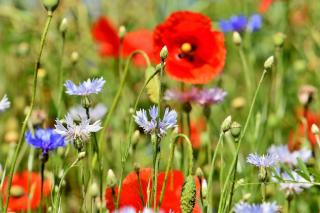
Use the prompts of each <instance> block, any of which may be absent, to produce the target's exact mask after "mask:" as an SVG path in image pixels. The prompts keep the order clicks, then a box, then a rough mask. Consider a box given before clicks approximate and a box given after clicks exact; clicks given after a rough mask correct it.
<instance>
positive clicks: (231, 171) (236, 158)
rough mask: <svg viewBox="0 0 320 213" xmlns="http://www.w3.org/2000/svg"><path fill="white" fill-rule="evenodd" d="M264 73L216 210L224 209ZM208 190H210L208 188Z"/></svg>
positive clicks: (265, 71)
mask: <svg viewBox="0 0 320 213" xmlns="http://www.w3.org/2000/svg"><path fill="white" fill-rule="evenodd" d="M266 73H267V70H265V69H264V70H263V73H262V76H261V78H260V81H259V83H258V87H257V89H256V91H255V94H254V96H253V99H252V102H251V106H250V109H249V112H248V116H247V119H246V122H245V125H244V128H243V132H242V134H241V136H240V139H239V142H238V146H237V150H236V154H235V157H234V159H233V161H232V164H231V166H230V169H229V172H228V175H227V177H226V181H225V184H224V187H223V190H222V194H221V199H220V203H219V209H218V212H223V210H224V209H223V208H224V206H222V204H223V203H224V202H225V196H226V192H227V190H228V186H229V181H230V178H231V176H232V174H233V171H235V170H236V168H237V162H238V155H239V151H240V147H241V144H242V141H243V138H244V136H245V134H246V131H247V128H248V126H249V121H250V120H251V117H252V114H253V109H254V106H255V103H256V99H257V96H258V93H259V90H260V87H261V85H262V82H263V79H264V77H265V75H266ZM209 190H210V188H209Z"/></svg>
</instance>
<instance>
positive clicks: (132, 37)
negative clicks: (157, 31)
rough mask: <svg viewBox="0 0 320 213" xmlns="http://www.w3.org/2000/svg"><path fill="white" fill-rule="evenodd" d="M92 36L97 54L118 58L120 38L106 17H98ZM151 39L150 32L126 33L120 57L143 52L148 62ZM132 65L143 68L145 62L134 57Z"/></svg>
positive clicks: (150, 54) (151, 52)
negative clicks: (95, 43)
mask: <svg viewBox="0 0 320 213" xmlns="http://www.w3.org/2000/svg"><path fill="white" fill-rule="evenodd" d="M92 36H93V38H94V40H95V41H96V42H97V43H98V45H99V52H100V55H101V56H102V57H115V58H117V57H119V55H120V42H121V41H120V37H119V35H118V32H117V29H116V28H115V27H114V26H113V25H112V24H111V22H110V21H109V20H108V19H107V18H106V17H100V18H99V19H98V20H97V21H96V22H95V23H94V24H93V27H92ZM152 39H153V37H152V31H150V30H146V29H139V30H136V31H133V32H127V33H126V34H125V36H124V38H123V47H122V53H121V54H122V55H123V56H124V57H128V56H129V55H130V54H131V53H132V52H133V51H135V50H143V51H145V52H146V53H147V55H148V56H149V58H150V60H152V58H153V40H152ZM133 61H134V63H135V64H136V65H138V66H144V65H145V64H146V62H145V60H144V59H143V57H142V56H141V55H137V56H135V57H134V60H133Z"/></svg>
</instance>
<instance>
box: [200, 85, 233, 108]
mask: <svg viewBox="0 0 320 213" xmlns="http://www.w3.org/2000/svg"><path fill="white" fill-rule="evenodd" d="M226 95H227V92H226V91H224V90H222V89H220V88H210V89H203V90H200V91H199V96H198V99H197V102H198V103H199V104H200V105H212V104H217V103H220V102H222V101H223V100H224V98H225V96H226Z"/></svg>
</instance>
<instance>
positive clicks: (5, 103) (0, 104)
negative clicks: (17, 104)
mask: <svg viewBox="0 0 320 213" xmlns="http://www.w3.org/2000/svg"><path fill="white" fill-rule="evenodd" d="M9 107H10V101H9V100H8V97H7V95H4V96H3V98H2V99H1V101H0V112H3V111H5V110H6V109H8V108H9Z"/></svg>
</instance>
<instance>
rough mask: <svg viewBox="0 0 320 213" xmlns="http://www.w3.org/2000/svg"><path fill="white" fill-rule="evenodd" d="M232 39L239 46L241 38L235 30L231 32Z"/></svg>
mask: <svg viewBox="0 0 320 213" xmlns="http://www.w3.org/2000/svg"><path fill="white" fill-rule="evenodd" d="M232 41H233V43H234V44H235V45H237V46H239V45H241V43H242V38H241V35H240V33H238V32H237V31H235V32H233V34H232Z"/></svg>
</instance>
